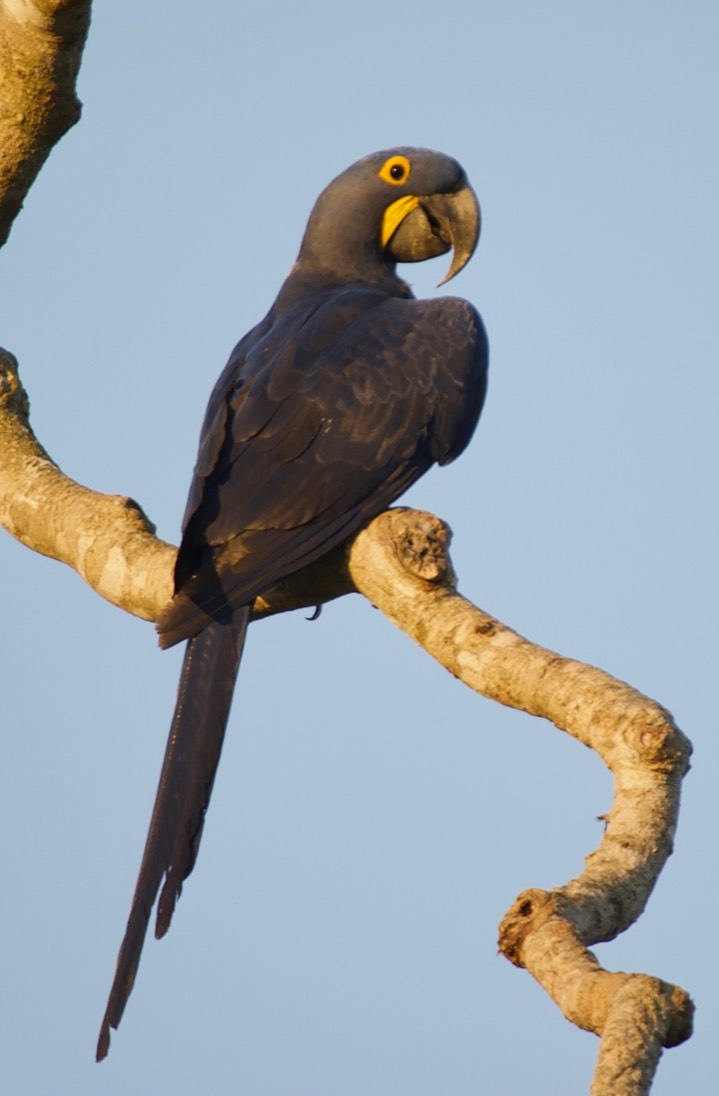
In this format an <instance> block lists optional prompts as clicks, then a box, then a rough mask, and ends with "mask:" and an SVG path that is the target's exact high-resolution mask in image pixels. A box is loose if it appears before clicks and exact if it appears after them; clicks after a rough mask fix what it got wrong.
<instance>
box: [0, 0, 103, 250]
mask: <svg viewBox="0 0 719 1096" xmlns="http://www.w3.org/2000/svg"><path fill="white" fill-rule="evenodd" d="M89 26H90V0H0V72H2V99H1V100H0V246H1V245H2V244H4V243H5V240H6V239H7V237H8V234H9V232H10V227H11V225H12V223H13V221H14V220H15V217H16V216H17V214H18V213H19V212H20V210H21V209H22V204H23V202H24V201H25V197H26V195H27V192H28V191H29V189H30V187H31V186H32V184H33V182H34V181H35V178H36V176H37V174H38V172H39V171H40V168H41V167H42V165H43V164H44V163H45V160H46V159H47V157H48V155H49V154H50V151H51V149H52V147H53V145H55V144H56V142H57V141H59V140H60V138H61V137H62V136H63V134H64V133H66V132H67V131H68V129H70V127H71V126H73V125H74V124H75V122H77V121H78V119H79V117H80V110H81V105H80V101H79V99H78V98H77V95H76V94H75V83H76V80H77V74H78V70H79V68H80V61H81V59H82V51H83V47H84V45H85V39H86V37H87V31H88V28H89Z"/></svg>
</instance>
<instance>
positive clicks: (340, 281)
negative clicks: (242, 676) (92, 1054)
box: [98, 148, 488, 1059]
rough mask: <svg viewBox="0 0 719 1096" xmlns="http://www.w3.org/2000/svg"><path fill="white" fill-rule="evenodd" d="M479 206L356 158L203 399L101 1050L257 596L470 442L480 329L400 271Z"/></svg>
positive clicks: (166, 892) (159, 931) (206, 768)
mask: <svg viewBox="0 0 719 1096" xmlns="http://www.w3.org/2000/svg"><path fill="white" fill-rule="evenodd" d="M478 234H479V209H478V206H477V203H476V199H475V198H474V195H473V193H472V191H471V189H470V188H469V186H468V184H467V181H466V177H465V175H464V172H463V170H462V168H461V167H460V166H459V164H457V163H456V161H454V160H452V159H451V158H450V157H447V156H442V155H441V154H439V153H434V152H429V151H427V150H422V149H404V148H403V149H395V150H388V151H386V152H382V153H376V154H374V155H373V156H370V157H365V159H364V160H361V161H359V162H358V163H357V164H355V165H353V166H352V167H351V168H349V169H348V170H347V172H345V173H344V174H343V175H341V176H340V177H339V178H338V179H337V180H335V181H334V183H332V184H330V186H329V187H328V188H327V189H326V190H325V191H324V192H323V194H322V195H321V196H320V198H319V199H318V202H317V204H316V206H315V209H314V210H313V213H312V216H311V217H310V221H309V223H308V227H307V231H306V233H305V237H304V239H303V243H302V248H301V250H300V255H299V258H298V260H297V262H296V264H295V266H294V268H293V270H292V271H291V273H290V275H289V277H288V279H287V281H286V282H285V284H284V286H283V287H282V289H281V290H280V293H279V295H278V297H277V300H276V301H275V303H274V304H273V306H272V308H271V309H270V311H269V313H268V315H267V316H266V317H265V319H264V320H262V321H261V323H260V324H258V325H257V327H255V328H254V329H253V330H252V331H250V332H249V333H248V334H247V335H246V336H245V337H244V339H242V341H241V342H240V343H238V345H237V347H236V348H235V350H234V351H233V353H232V355H231V357H230V360H229V362H228V364H227V366H226V368H225V370H224V372H223V373H222V375H221V377H220V379H219V380H218V382H217V385H216V386H215V389H214V391H213V393H212V396H211V398H210V402H209V405H208V408H207V412H206V415H205V421H204V425H203V428H202V433H201V438H200V448H199V454H198V459H197V464H196V467H195V472H194V476H193V480H192V484H191V487H190V493H189V498H188V503H187V509H186V512H185V518H184V522H183V530H184V534H183V540H182V544H181V547H180V550H179V553H178V558H177V564H176V571H175V585H176V595H175V597H174V598H173V600H172V601H171V602H170V604H169V605H168V606H167V608H166V610H165V611H164V612H163V614H162V616H161V618H160V621H159V624H158V630H159V633H160V642H161V644H162V646H170V645H171V644H173V643H177V642H179V641H180V640H182V639H189V643H188V647H187V651H186V654H185V661H184V663H183V670H182V675H181V679H180V688H179V692H178V700H177V706H176V709H175V715H174V718H173V723H172V727H171V730H170V737H169V741H168V745H167V750H166V754H165V761H164V764H163V770H162V774H161V778H160V786H159V788H158V793H157V798H156V802H155V808H154V811H153V816H152V820H151V824H150V832H149V834H148V839H147V844H146V848H145V854H144V857H143V861H142V865H141V868H140V874H139V877H138V882H137V887H136V891H135V896H134V899H133V904H132V909H131V913H130V918H129V921H128V926H127V931H126V934H125V939H124V941H123V944H122V948H121V950H120V955H119V958H118V967H117V972H116V976H115V981H114V983H113V987H112V991H111V994H110V999H109V1002H108V1007H107V1011H106V1014H105V1018H104V1020H103V1025H102V1029H101V1033H100V1040H99V1043H98V1059H99V1058H103V1057H104V1056H105V1054H106V1053H107V1050H108V1047H109V1037H110V1027H117V1025H118V1023H119V1021H120V1018H121V1015H122V1011H123V1009H124V1006H125V1003H126V1001H127V998H128V996H129V993H130V991H131V988H132V983H133V981H134V977H135V973H136V970H137V964H138V962H139V957H140V952H141V949H142V944H143V940H144V936H145V931H146V927H147V922H148V919H149V915H150V911H151V908H152V905H153V904H154V901H155V898H156V896H157V892H158V890H159V889H160V885H161V884H162V880H163V876H164V878H165V882H164V886H163V889H162V894H161V897H160V902H159V906H158V915H157V927H156V935H158V936H162V935H163V934H164V932H165V931H166V930H167V928H168V927H169V923H170V919H171V917H172V912H173V909H174V905H175V902H176V899H177V897H178V896H179V894H180V892H181V889H182V882H183V880H184V879H185V878H186V877H187V875H188V874H189V873H190V871H191V870H192V867H193V865H194V861H195V857H196V854H197V848H198V844H199V839H200V833H201V830H202V822H203V818H204V813H205V810H206V807H207V803H208V801H209V796H210V792H211V788H212V782H213V779H214V774H215V770H216V767H217V762H218V760H219V755H220V750H221V746H222V739H223V736H224V730H225V726H226V722H227V716H228V712H229V707H230V703H231V699H232V691H233V686H234V681H235V676H236V673H237V668H238V666H239V660H240V656H241V653H242V646H243V643H244V638H245V632H246V628H247V623H248V621H249V616H250V608H251V605H252V602H253V600H254V598H255V597H256V596H257V595H258V594H260V593H262V592H263V591H265V590H267V589H269V588H270V587H271V586H273V585H274V584H275V583H277V582H278V581H279V580H280V579H282V578H285V577H286V576H288V575H290V574H292V573H294V572H295V571H297V570H299V569H300V568H302V567H304V566H306V565H307V564H309V563H311V562H313V561H314V560H316V559H318V558H319V557H320V556H322V555H324V554H325V553H327V552H328V551H329V550H330V549H332V548H333V547H334V546H335V545H337V544H339V543H340V542H341V541H342V540H344V539H346V538H347V537H348V536H350V535H352V534H353V533H355V532H356V531H357V530H358V529H360V528H361V527H362V526H363V525H365V524H366V523H367V522H368V521H369V520H370V519H371V518H373V517H375V516H376V515H377V514H378V513H380V512H381V511H382V510H384V509H386V508H387V506H389V505H390V504H391V503H392V502H394V501H395V500H396V499H397V498H398V497H399V496H400V495H401V494H402V493H403V492H404V491H406V490H407V488H408V487H409V486H410V485H411V484H413V483H414V482H415V481H416V480H417V479H418V478H419V477H420V476H421V475H422V474H423V473H424V472H426V471H427V469H428V468H430V467H431V465H433V464H435V463H439V464H445V463H447V462H449V461H451V460H453V459H454V458H455V457H456V456H458V455H459V453H461V452H462V450H463V449H464V448H465V446H466V445H467V443H468V441H469V439H470V437H471V435H472V432H473V430H474V427H475V425H476V422H477V419H478V417H479V414H480V411H481V408H482V403H483V400H484V396H485V390H486V376H487V356H488V354H487V340H486V335H485V332H484V328H483V325H482V321H481V319H480V317H479V315H478V313H477V312H476V310H475V309H474V308H473V307H472V305H470V304H469V303H468V302H466V301H463V300H460V299H458V298H454V297H445V298H438V299H435V300H420V301H418V300H416V299H415V298H414V297H413V296H412V294H411V292H410V290H409V288H408V287H407V285H406V284H405V283H404V282H403V281H401V280H400V279H399V278H398V277H397V274H396V271H395V263H396V262H397V261H410V260H411V261H417V260H421V259H423V258H428V257H431V256H433V255H437V254H440V253H443V252H445V251H448V250H449V249H450V247H452V248H453V249H454V252H455V258H454V262H453V265H452V268H451V270H450V276H451V275H453V274H454V273H456V271H457V270H458V269H460V268H461V267H462V266H463V265H464V263H465V262H466V261H467V260H468V259H469V257H470V256H471V254H472V251H473V250H474V246H475V243H476V240H477V236H478Z"/></svg>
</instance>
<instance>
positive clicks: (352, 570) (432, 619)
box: [0, 352, 693, 1096]
mask: <svg viewBox="0 0 719 1096" xmlns="http://www.w3.org/2000/svg"><path fill="white" fill-rule="evenodd" d="M0 449H1V450H2V452H3V453H4V454H5V460H4V461H3V464H2V467H1V468H0V523H2V524H3V525H5V527H6V528H7V529H8V530H9V531H10V532H11V533H12V534H13V535H14V536H15V537H17V538H18V539H19V540H21V541H22V542H23V543H24V544H26V545H27V546H28V547H30V548H33V549H34V550H35V551H39V552H42V553H43V554H45V555H49V556H53V557H54V558H56V559H61V560H62V561H63V562H65V563H68V564H69V565H70V566H71V567H73V568H74V569H75V570H76V571H78V573H79V574H81V575H82V577H83V578H84V579H85V581H86V582H88V583H89V584H90V585H91V586H92V587H93V589H95V590H97V592H98V593H100V594H102V596H103V597H105V598H107V599H108V600H109V601H112V602H113V603H114V604H115V605H118V606H119V607H120V608H123V609H125V610H127V611H128V612H130V613H134V614H135V615H136V616H140V617H144V618H145V619H148V620H152V619H155V618H156V617H157V616H158V615H159V611H160V609H161V608H162V606H163V605H164V603H165V602H166V601H167V599H168V598H169V597H170V595H171V590H172V579H171V575H172V567H173V564H174V558H175V549H174V548H173V547H172V546H171V545H169V544H165V543H164V542H163V541H160V540H158V539H157V538H156V537H155V536H154V529H153V526H152V525H151V523H150V522H149V521H148V519H147V518H146V517H145V515H144V514H143V512H142V510H141V509H140V507H139V506H138V505H137V504H136V503H134V502H133V501H132V500H130V499H123V498H118V497H116V496H103V495H99V494H97V493H96V492H94V491H90V490H88V489H87V488H85V487H82V486H80V485H79V484H77V483H74V482H73V481H72V480H69V479H67V477H65V476H64V475H63V473H62V472H61V471H60V469H59V468H58V467H57V465H56V464H55V463H54V462H53V461H52V460H51V459H50V457H48V455H47V454H46V453H45V451H44V449H43V448H42V447H41V446H40V444H39V442H38V441H37V440H36V438H35V437H34V435H33V433H32V431H31V429H30V425H29V422H28V401H27V397H26V395H25V393H24V390H23V389H22V386H21V385H20V382H19V379H18V376H17V365H16V362H15V359H14V358H13V357H12V355H10V354H8V353H7V352H0ZM449 539H450V533H449V530H448V529H447V527H446V526H445V525H444V524H443V523H442V522H441V521H439V519H437V518H436V517H434V516H433V515H431V514H426V513H422V512H416V511H411V510H403V509H395V510H390V511H387V512H386V513H384V514H381V515H380V516H379V517H378V518H376V519H375V520H374V521H373V522H371V523H370V525H368V526H367V528H366V529H364V530H363V531H362V532H360V533H359V534H358V535H357V536H356V537H354V538H353V539H352V540H350V541H349V542H347V544H345V545H343V546H342V547H341V548H339V549H337V550H336V551H335V552H333V553H331V555H329V556H328V557H326V558H325V559H324V560H322V561H320V563H319V564H314V565H313V566H312V567H308V568H306V569H305V570H304V571H303V572H300V573H299V574H298V575H295V576H292V577H291V578H289V579H287V580H286V581H285V582H283V583H280V584H279V585H278V586H277V587H275V588H274V589H273V590H271V591H269V592H268V593H267V594H266V595H265V596H264V598H261V599H258V600H257V602H256V604H255V607H254V608H255V616H264V615H268V614H270V613H273V612H282V611H286V610H288V609H294V608H299V607H301V606H306V605H313V604H320V603H322V602H324V601H327V600H329V599H330V598H333V597H338V596H340V595H341V594H344V593H347V592H349V591H351V590H356V591H358V592H359V593H361V594H364V596H365V597H367V598H368V599H369V600H370V601H371V602H372V603H373V604H374V605H376V606H377V608H379V609H381V610H382V612H384V613H385V614H386V615H387V616H388V617H389V618H390V619H391V620H393V621H394V622H395V624H397V625H398V626H399V627H400V628H402V629H403V631H405V632H407V634H408V635H409V636H411V637H412V638H413V639H414V640H415V641H416V642H417V643H418V644H419V645H420V646H422V647H424V648H425V650H426V651H428V653H429V654H431V655H432V656H433V657H434V658H436V659H437V660H438V661H439V662H440V663H441V664H442V665H443V666H445V667H446V668H447V669H448V670H449V671H450V672H451V673H452V674H454V676H455V677H458V678H459V679H460V680H461V681H463V682H465V684H467V685H469V687H470V688H472V689H474V690H475V691H476V692H479V693H482V695H483V696H486V697H488V698H489V699H491V700H496V701H497V702H499V703H500V704H505V705H507V706H509V707H512V708H518V709H520V710H522V711H525V712H528V713H529V714H531V715H536V716H541V717H543V718H544V719H548V720H550V721H551V722H552V723H554V724H555V726H556V727H558V728H559V729H560V730H563V731H566V732H567V733H568V734H570V735H572V736H573V737H574V738H576V739H577V740H578V741H580V742H583V743H584V745H586V746H589V747H590V748H591V749H593V750H595V751H596V752H597V753H598V754H599V756H600V757H601V758H602V760H603V761H604V762H605V764H606V765H607V766H608V768H609V769H610V770H611V771H612V773H613V774H614V780H615V798H614V803H613V805H612V808H611V810H610V811H609V812H608V814H607V815H606V816H605V821H606V831H605V834H604V837H603V839H602V843H601V845H600V846H599V848H598V849H597V850H596V851H595V852H593V853H591V854H590V855H589V856H588V857H587V859H586V867H585V870H584V872H583V873H582V874H581V875H580V876H579V877H578V878H577V879H573V880H571V881H570V882H569V883H567V884H566V885H565V886H563V887H558V888H556V889H554V890H552V891H549V892H544V891H538V890H530V891H526V892H525V893H524V894H521V895H520V896H519V897H518V898H517V900H516V901H515V903H514V904H513V906H512V908H511V909H510V910H509V911H508V913H507V914H506V915H505V918H504V920H503V922H502V925H501V929H500V950H501V951H502V953H503V954H504V955H505V956H506V957H507V958H508V959H509V960H510V961H511V962H512V963H514V964H515V965H516V966H520V967H526V968H527V970H529V971H530V973H531V974H532V975H533V976H534V977H535V978H536V979H537V981H538V982H540V984H541V985H542V986H543V987H544V988H545V990H546V991H547V992H548V993H549V994H550V996H551V997H552V998H553V999H554V1000H555V1001H556V1002H557V1004H558V1005H559V1007H560V1008H561V1009H562V1011H563V1013H564V1015H565V1016H566V1017H567V1018H568V1019H570V1020H571V1021H572V1022H573V1023H575V1024H577V1025H578V1026H579V1027H582V1028H585V1029H586V1030H588V1031H594V1032H595V1033H596V1034H598V1035H601V1036H602V1042H601V1049H600V1055H599V1062H598V1066H597V1072H596V1075H595V1083H594V1087H593V1092H594V1094H595V1096H600V1094H601V1096H605V1094H606V1096H610V1094H611V1096H624V1094H630V1093H631V1094H635V1093H644V1092H647V1091H648V1090H649V1085H650V1083H651V1079H652V1077H653V1075H654V1071H655V1069H656V1065H657V1062H658V1060H659V1056H660V1054H661V1051H662V1047H670V1046H674V1045H676V1044H677V1043H680V1042H682V1041H684V1040H685V1039H687V1038H688V1037H689V1035H690V1034H691V1026H692V1014H693V1005H692V1003H691V1000H690V998H689V996H688V994H687V993H686V992H685V991H684V990H682V989H680V988H678V987H676V986H671V985H668V984H667V983H664V982H661V981H660V980H659V979H657V978H654V977H651V976H649V975H644V974H624V973H611V972H608V971H605V970H604V969H603V968H602V967H601V966H600V964H599V963H598V961H597V959H596V958H595V956H594V955H593V954H592V953H591V952H590V951H588V950H587V948H588V946H589V945H591V944H595V943H598V942H599V941H606V940H611V939H613V938H614V937H615V936H616V935H617V934H618V933H620V932H622V931H623V930H624V929H626V928H627V927H628V926H629V925H631V924H632V923H633V922H634V921H635V920H636V919H637V917H639V915H640V914H641V912H642V910H643V909H644V906H645V904H646V902H647V899H648V898H649V895H650V893H651V891H652V889H653V887H654V884H655V882H656V880H657V878H658V876H659V873H660V872H661V869H662V867H663V866H664V863H665V862H666V859H667V857H668V856H669V855H670V853H671V851H672V843H673V837H674V832H675V828H676V823H677V816H678V811H679V793H680V786H681V780H682V777H683V776H684V774H685V773H686V772H687V770H688V767H689V756H690V750H691V747H690V745H689V742H688V740H687V739H686V738H685V737H684V735H683V734H682V733H681V731H680V730H679V729H678V728H677V727H676V726H675V724H674V721H673V719H672V716H671V715H670V713H669V712H667V711H666V710H665V709H664V708H662V707H661V706H660V705H659V704H657V703H656V702H655V701H653V700H650V699H649V698H647V697H645V696H643V695H642V694H641V693H639V692H637V691H636V690H635V689H633V688H631V686H629V685H626V684H625V683H624V682H621V681H617V680H616V679H615V678H613V677H610V676H609V674H606V673H604V672H603V671H602V670H598V669H596V668H595V667H593V666H588V665H587V664H585V663H583V662H577V661H576V660H574V659H568V658H563V657H562V656H561V655H558V654H555V653H554V652H553V651H548V650H546V649H545V648H543V647H539V646H537V645H536V644H534V643H531V642H530V641H529V640H527V639H524V638H523V637H522V636H520V635H518V634H517V633H516V632H513V631H512V630H511V629H509V628H507V627H506V626H505V625H504V624H502V623H500V622H499V621H498V620H496V619H495V618H494V617H491V616H489V615H488V614H487V613H485V612H483V611H482V610H481V609H478V608H477V607H476V606H474V605H472V604H471V603H470V602H469V601H467V600H466V599H465V598H463V597H462V596H461V595H460V594H459V593H458V592H457V589H456V580H455V576H454V572H453V570H452V565H451V562H450V560H449V557H448V555H447V547H448V544H449Z"/></svg>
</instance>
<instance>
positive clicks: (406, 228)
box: [387, 183, 481, 285]
mask: <svg viewBox="0 0 719 1096" xmlns="http://www.w3.org/2000/svg"><path fill="white" fill-rule="evenodd" d="M415 203H416V204H412V205H411V206H410V205H409V203H407V206H406V207H405V208H407V212H406V213H405V214H404V216H402V218H401V221H400V223H399V224H398V225H397V228H396V229H395V231H394V233H393V234H392V236H391V238H390V240H389V241H388V243H387V252H388V254H389V256H390V258H392V259H394V261H395V262H398V263H416V262H422V260H424V259H432V258H434V257H435V256H436V255H443V254H445V253H446V252H447V251H449V250H450V249H452V250H453V251H454V254H453V256H452V263H451V265H450V268H449V270H448V271H447V273H446V274H445V276H444V278H443V279H442V281H441V282H440V283H439V284H440V285H444V284H445V283H446V282H448V281H449V280H450V278H453V277H454V276H455V274H459V272H460V270H462V269H463V268H464V267H465V266H466V265H467V263H468V262H469V260H470V259H471V257H472V255H473V254H474V249H475V247H476V246H477V241H478V240H479V230H480V226H481V215H480V209H479V202H478V201H477V196H476V194H475V193H474V191H473V190H472V188H471V186H470V185H469V183H465V184H464V185H463V186H462V187H461V189H459V190H455V191H452V192H451V193H449V194H430V195H428V196H427V197H422V198H417V199H415ZM397 205H399V203H397ZM402 212H404V211H402Z"/></svg>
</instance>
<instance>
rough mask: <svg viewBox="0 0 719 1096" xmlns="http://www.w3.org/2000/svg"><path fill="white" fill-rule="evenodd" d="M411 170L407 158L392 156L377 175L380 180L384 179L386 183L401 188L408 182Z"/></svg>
mask: <svg viewBox="0 0 719 1096" xmlns="http://www.w3.org/2000/svg"><path fill="white" fill-rule="evenodd" d="M410 170H411V167H410V162H409V160H408V159H407V157H406V156H390V158H389V160H386V161H385V163H384V164H382V167H381V168H380V169H379V171H378V172H377V174H378V175H379V177H380V179H384V181H385V183H391V184H392V185H393V186H399V185H400V184H401V183H406V182H407V180H408V179H409V173H410Z"/></svg>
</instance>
